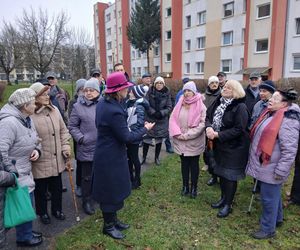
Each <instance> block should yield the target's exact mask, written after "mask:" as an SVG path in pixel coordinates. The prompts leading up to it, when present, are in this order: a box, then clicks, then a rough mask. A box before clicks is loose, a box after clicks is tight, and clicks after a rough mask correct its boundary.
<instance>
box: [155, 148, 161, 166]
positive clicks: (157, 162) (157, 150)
mask: <svg viewBox="0 0 300 250" xmlns="http://www.w3.org/2000/svg"><path fill="white" fill-rule="evenodd" d="M160 150H161V143H157V144H156V145H155V164H156V165H157V166H159V165H160V161H159V154H160Z"/></svg>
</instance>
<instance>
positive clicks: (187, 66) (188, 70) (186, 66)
mask: <svg viewBox="0 0 300 250" xmlns="http://www.w3.org/2000/svg"><path fill="white" fill-rule="evenodd" d="M184 73H185V74H190V73H191V65H190V63H185V64H184Z"/></svg>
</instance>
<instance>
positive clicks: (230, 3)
mask: <svg viewBox="0 0 300 250" xmlns="http://www.w3.org/2000/svg"><path fill="white" fill-rule="evenodd" d="M230 5H232V14H231V15H226V6H230ZM232 16H234V1H232V2H228V3H224V4H223V18H228V17H232Z"/></svg>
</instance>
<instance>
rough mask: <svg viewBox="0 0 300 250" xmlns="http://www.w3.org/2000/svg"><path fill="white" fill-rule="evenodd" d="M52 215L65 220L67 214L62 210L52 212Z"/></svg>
mask: <svg viewBox="0 0 300 250" xmlns="http://www.w3.org/2000/svg"><path fill="white" fill-rule="evenodd" d="M52 215H53V216H54V217H55V218H56V219H58V220H65V219H66V216H65V215H64V213H63V212H61V211H56V212H52Z"/></svg>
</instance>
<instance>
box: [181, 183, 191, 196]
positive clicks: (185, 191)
mask: <svg viewBox="0 0 300 250" xmlns="http://www.w3.org/2000/svg"><path fill="white" fill-rule="evenodd" d="M189 193H190V190H189V186H188V185H186V186H183V187H182V190H181V195H182V196H187V195H189Z"/></svg>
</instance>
